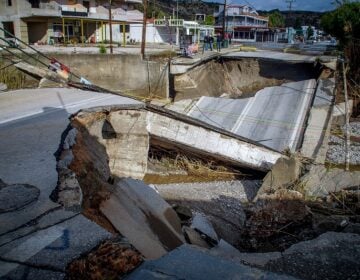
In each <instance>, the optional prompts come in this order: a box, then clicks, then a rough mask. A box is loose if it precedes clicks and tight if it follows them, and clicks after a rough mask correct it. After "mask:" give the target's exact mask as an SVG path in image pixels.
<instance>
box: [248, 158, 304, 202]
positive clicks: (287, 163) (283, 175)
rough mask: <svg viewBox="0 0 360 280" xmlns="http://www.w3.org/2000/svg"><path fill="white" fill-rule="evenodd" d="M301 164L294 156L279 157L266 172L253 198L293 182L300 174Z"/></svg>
mask: <svg viewBox="0 0 360 280" xmlns="http://www.w3.org/2000/svg"><path fill="white" fill-rule="evenodd" d="M301 169H302V164H301V162H300V160H299V159H298V158H296V157H291V158H280V159H278V161H277V162H276V163H275V164H274V165H273V167H272V168H271V170H270V171H269V172H268V173H267V174H266V176H265V178H264V180H263V183H262V185H261V187H260V189H259V191H258V193H257V196H256V198H255V200H256V199H258V198H259V197H260V196H261V195H263V194H266V193H270V192H273V191H276V190H278V189H281V188H286V187H287V186H289V185H291V184H292V183H294V182H295V181H296V180H297V179H299V177H300V175H301Z"/></svg>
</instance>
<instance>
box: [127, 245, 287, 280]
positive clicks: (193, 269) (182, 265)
mask: <svg viewBox="0 0 360 280" xmlns="http://www.w3.org/2000/svg"><path fill="white" fill-rule="evenodd" d="M126 279H128V280H137V279H149V280H150V279H187V280H195V279H196V280H212V279H214V280H215V279H216V280H218V279H264V280H265V279H294V278H292V277H290V276H286V275H281V274H275V273H272V272H266V271H262V270H260V269H256V268H251V267H249V266H245V265H241V264H235V263H234V262H231V261H226V260H223V259H221V258H218V257H215V256H211V255H210V254H209V253H208V251H207V250H205V249H204V250H200V249H196V248H195V247H192V246H190V245H183V246H181V247H180V248H178V249H176V250H174V251H172V252H170V253H169V254H167V255H166V256H164V257H162V258H161V259H159V260H156V261H147V262H145V263H144V264H142V265H141V266H140V267H139V268H137V269H136V270H135V271H134V272H133V273H131V274H130V275H129V276H128V277H127V278H126Z"/></svg>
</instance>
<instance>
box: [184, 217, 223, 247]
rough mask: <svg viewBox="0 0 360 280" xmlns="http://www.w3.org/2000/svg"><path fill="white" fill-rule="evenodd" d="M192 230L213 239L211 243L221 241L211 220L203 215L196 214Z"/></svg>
mask: <svg viewBox="0 0 360 280" xmlns="http://www.w3.org/2000/svg"><path fill="white" fill-rule="evenodd" d="M191 228H193V229H196V230H197V231H199V232H201V233H203V234H205V235H206V236H207V237H209V238H210V239H211V241H213V242H215V243H217V242H218V241H219V238H218V236H217V234H216V232H215V230H214V228H213V226H212V225H211V223H210V222H209V220H208V219H207V218H206V217H205V216H204V215H203V214H201V213H196V214H195V216H194V218H193V220H192V223H191Z"/></svg>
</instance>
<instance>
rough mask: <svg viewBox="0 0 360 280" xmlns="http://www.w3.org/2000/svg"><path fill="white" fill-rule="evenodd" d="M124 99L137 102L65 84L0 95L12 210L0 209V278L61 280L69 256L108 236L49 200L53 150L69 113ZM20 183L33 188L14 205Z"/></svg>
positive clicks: (3, 172)
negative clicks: (73, 87) (57, 86)
mask: <svg viewBox="0 0 360 280" xmlns="http://www.w3.org/2000/svg"><path fill="white" fill-rule="evenodd" d="M129 103H137V102H136V101H134V100H131V99H128V98H124V97H120V96H115V95H110V94H102V93H95V92H88V91H81V90H77V89H68V88H53V89H29V90H16V91H8V92H3V93H0V158H1V159H2V160H1V161H0V179H1V180H2V181H3V183H2V184H1V190H2V193H3V194H4V195H8V197H14V201H8V206H9V207H13V211H10V210H11V209H10V208H9V209H10V210H9V211H2V212H0V279H26V278H31V279H43V278H47V279H62V278H63V277H64V276H65V274H64V272H65V267H66V265H67V264H68V262H69V261H70V260H72V259H74V258H76V257H78V256H79V255H80V254H81V253H84V252H87V251H89V250H90V249H92V248H93V247H95V246H96V245H97V244H99V242H101V241H102V240H104V239H107V238H110V237H111V234H110V233H109V232H107V231H106V230H105V229H103V228H101V227H100V226H98V225H97V224H95V223H93V222H92V221H90V220H88V219H87V218H85V217H84V216H83V215H81V214H80V213H78V212H72V211H66V210H65V209H63V208H62V207H61V206H60V205H58V204H56V203H54V202H52V201H51V200H50V199H49V195H50V193H51V192H52V190H53V189H54V188H55V186H56V184H57V172H56V159H55V156H54V153H55V152H56V150H57V149H58V146H59V144H60V139H61V135H62V133H63V131H64V130H65V129H66V127H67V126H68V123H69V120H68V118H69V116H70V115H71V114H73V113H75V112H77V111H79V110H81V109H85V108H92V107H99V106H111V105H118V104H129ZM25 184H26V185H31V186H33V187H34V188H36V189H37V190H38V191H39V192H38V193H37V195H33V196H32V198H31V200H30V198H29V199H28V200H26V199H25V198H22V200H20V202H21V203H23V204H24V205H20V204H19V205H20V206H21V207H16V206H17V204H18V203H20V202H19V201H16V198H19V197H20V196H18V197H16V189H18V190H21V189H24V187H21V186H22V185H25ZM14 186H15V187H14ZM9 188H10V189H9ZM34 190H35V189H34ZM11 193H13V195H10V196H9V194H11ZM0 195H1V193H0ZM89 232H91V235H89V234H88V233H89ZM24 277H25V278H24Z"/></svg>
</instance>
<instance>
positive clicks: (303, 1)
mask: <svg viewBox="0 0 360 280" xmlns="http://www.w3.org/2000/svg"><path fill="white" fill-rule="evenodd" d="M207 2H220V3H223V2H224V0H218V1H211V0H209V1H207ZM227 2H228V3H229V4H251V5H252V6H253V7H254V8H255V9H256V10H273V9H279V10H288V3H286V2H285V0H247V1H243V0H227ZM332 2H333V0H295V2H293V3H292V9H293V10H304V11H319V12H324V11H329V10H333V9H334V8H335V6H334V5H333V4H331V3H332Z"/></svg>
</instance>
